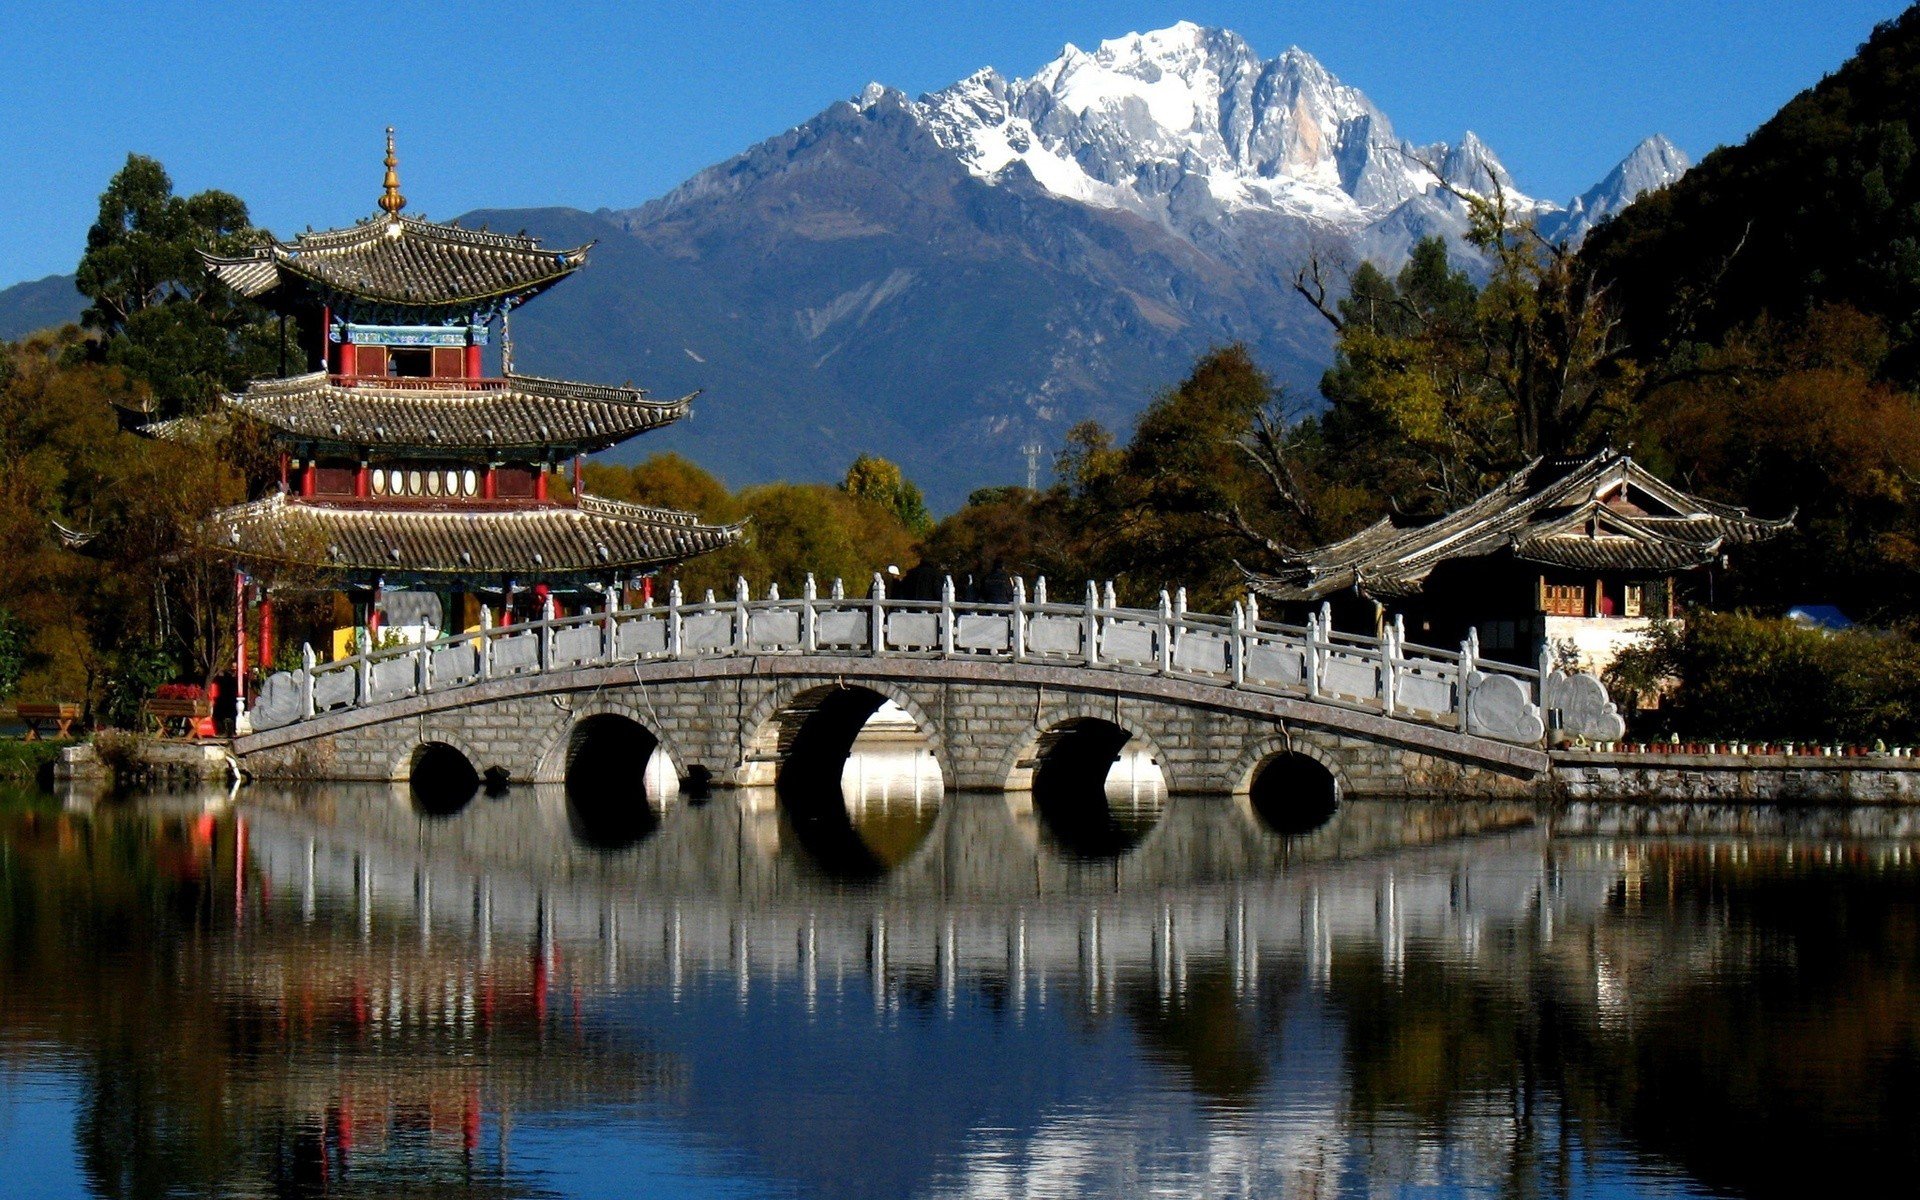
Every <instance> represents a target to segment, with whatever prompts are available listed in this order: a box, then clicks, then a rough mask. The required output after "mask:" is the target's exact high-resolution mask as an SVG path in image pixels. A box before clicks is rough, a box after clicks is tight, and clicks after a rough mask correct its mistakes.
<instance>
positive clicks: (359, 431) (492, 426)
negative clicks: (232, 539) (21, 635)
mask: <svg viewBox="0 0 1920 1200" xmlns="http://www.w3.org/2000/svg"><path fill="white" fill-rule="evenodd" d="M697 395H699V393H698V392H692V393H689V394H687V395H685V396H682V397H680V398H679V399H678V400H665V401H662V400H652V399H649V398H648V396H647V393H646V391H645V390H643V389H641V388H634V387H605V386H602V385H599V384H591V383H569V382H566V381H564V380H559V379H542V378H540V377H538V376H534V375H507V376H505V377H504V378H500V379H473V380H395V379H386V378H381V379H379V380H377V381H364V382H363V381H359V380H353V379H344V378H342V377H341V376H337V375H328V374H326V373H325V372H319V371H316V372H314V373H313V374H310V375H299V376H295V377H293V378H290V379H272V380H260V381H257V382H255V383H253V384H250V385H249V386H248V387H247V389H246V390H245V391H243V392H241V393H239V394H238V395H232V396H228V397H226V403H227V405H228V407H229V408H230V409H232V410H233V411H236V412H239V413H242V414H244V415H246V416H248V417H250V418H252V419H253V420H256V421H259V422H260V423H261V424H263V425H265V426H267V427H268V428H269V429H271V430H273V431H274V432H275V433H276V434H278V435H280V437H281V438H283V439H286V440H292V441H299V442H306V443H309V444H327V445H338V446H345V447H370V446H384V447H392V448H411V449H416V450H421V451H425V452H427V453H448V452H457V451H466V452H492V453H503V454H510V453H514V452H524V453H529V454H534V453H544V452H557V453H561V454H564V455H571V454H574V453H591V452H593V451H596V450H604V449H606V448H607V447H609V446H615V445H618V444H619V443H621V442H624V441H626V440H627V439H628V438H631V437H634V436H636V435H638V434H642V433H645V432H647V431H648V430H650V429H656V428H658V427H660V426H662V425H667V424H670V423H671V422H674V421H677V420H679V419H680V418H681V417H684V416H686V415H687V412H688V411H689V410H690V409H691V408H692V405H693V398H694V397H695V396H697ZM154 432H156V433H161V434H162V435H163V436H164V435H165V433H166V432H172V431H164V432H163V431H160V430H155V431H154Z"/></svg>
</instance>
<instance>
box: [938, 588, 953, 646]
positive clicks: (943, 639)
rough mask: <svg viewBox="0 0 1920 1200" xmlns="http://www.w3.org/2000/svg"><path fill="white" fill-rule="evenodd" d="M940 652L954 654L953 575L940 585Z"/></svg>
mask: <svg viewBox="0 0 1920 1200" xmlns="http://www.w3.org/2000/svg"><path fill="white" fill-rule="evenodd" d="M940 653H941V654H943V655H946V656H948V657H952V655H953V576H951V575H949V576H947V578H946V581H945V582H943V583H942V584H941V585H940Z"/></svg>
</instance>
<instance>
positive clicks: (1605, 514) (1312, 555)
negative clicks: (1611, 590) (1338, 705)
mask: <svg viewBox="0 0 1920 1200" xmlns="http://www.w3.org/2000/svg"><path fill="white" fill-rule="evenodd" d="M1792 523H1793V518H1792V517H1791V516H1789V517H1787V518H1785V519H1783V520H1778V521H1772V520H1765V519H1762V518H1758V517H1754V516H1751V515H1749V514H1748V513H1747V511H1746V510H1745V509H1743V508H1735V507H1733V506H1731V505H1726V504H1718V503H1715V502H1713V501H1710V500H1706V499H1703V498H1702V497H1699V496H1695V495H1692V494H1691V493H1688V492H1683V491H1681V490H1680V489H1678V488H1676V487H1673V486H1672V485H1670V484H1667V483H1664V482H1662V481H1661V480H1659V479H1656V478H1655V477H1654V476H1652V475H1651V474H1649V473H1648V472H1647V471H1646V469H1645V468H1643V467H1641V466H1640V465H1638V464H1637V463H1635V462H1634V461H1633V460H1632V459H1631V458H1628V457H1627V456H1626V455H1624V454H1620V453H1617V452H1614V451H1606V452H1603V453H1601V454H1597V455H1595V456H1593V457H1592V458H1589V459H1585V460H1582V461H1579V462H1572V463H1569V462H1549V461H1547V460H1542V459H1536V460H1535V461H1533V462H1531V463H1529V464H1528V465H1527V466H1526V467H1524V468H1522V469H1521V470H1520V471H1519V472H1518V473H1517V474H1515V475H1514V476H1513V477H1512V478H1511V479H1509V480H1507V481H1506V482H1505V483H1503V484H1501V485H1500V486H1499V487H1497V488H1495V489H1494V490H1493V491H1491V492H1488V493H1487V494H1486V495H1484V496H1482V497H1480V498H1479V499H1478V500H1475V501H1473V502H1472V503H1471V504H1468V505H1466V506H1465V507H1463V508H1459V509H1456V510H1455V511H1453V512H1451V513H1448V514H1447V515H1446V516H1444V517H1441V518H1439V519H1438V520H1436V521H1433V522H1431V523H1429V524H1425V525H1418V526H1412V527H1401V526H1398V525H1395V524H1394V523H1393V522H1392V521H1391V520H1382V521H1379V522H1376V523H1375V524H1373V525H1371V526H1368V527H1367V528H1366V529H1363V530H1361V531H1360V532H1359V533H1356V534H1354V535H1353V536H1352V537H1349V538H1346V539H1345V540H1343V541H1338V542H1333V543H1331V544H1329V545H1326V546H1321V547H1319V548H1317V549H1314V550H1309V551H1305V552H1303V553H1299V554H1295V555H1292V556H1290V557H1289V558H1288V559H1286V560H1285V561H1284V563H1283V564H1282V566H1281V569H1280V570H1279V571H1277V572H1275V573H1274V574H1273V575H1270V576H1262V575H1249V577H1248V585H1249V586H1250V587H1252V588H1253V589H1254V590H1255V591H1257V592H1259V593H1260V594H1261V595H1264V596H1269V597H1272V598H1274V599H1277V600H1294V601H1300V600H1307V601H1311V600H1319V599H1321V598H1323V597H1326V596H1329V595H1332V594H1333V593H1335V592H1339V591H1343V590H1345V589H1348V588H1354V589H1357V590H1359V591H1361V592H1363V593H1365V594H1367V595H1371V596H1375V597H1378V598H1386V597H1393V596H1405V595H1409V594H1412V593H1415V592H1418V591H1419V590H1420V589H1421V588H1422V587H1423V586H1424V585H1425V583H1426V579H1427V576H1428V574H1429V573H1431V572H1432V571H1433V569H1434V568H1435V567H1437V566H1439V565H1440V564H1441V563H1443V562H1446V561H1448V560H1450V559H1457V558H1481V557H1486V556H1490V555H1494V554H1500V553H1505V552H1511V553H1512V554H1513V556H1514V557H1516V558H1519V559H1522V560H1525V561H1528V562H1535V563H1540V564H1543V565H1549V566H1560V567H1568V568H1579V569H1594V570H1623V571H1647V572H1659V573H1666V572H1669V571H1675V570H1682V569H1685V568H1687V567H1694V566H1699V565H1701V564H1703V563H1707V562H1711V561H1712V560H1713V559H1714V558H1716V557H1718V556H1719V555H1720V554H1721V552H1722V551H1723V550H1724V549H1725V548H1726V547H1729V546H1738V545H1746V544H1749V543H1752V542H1759V541H1764V540H1766V539H1767V538H1770V537H1773V536H1775V535H1776V534H1779V533H1781V532H1782V531H1784V530H1785V529H1787V528H1788V527H1789V526H1790V525H1791V524H1792Z"/></svg>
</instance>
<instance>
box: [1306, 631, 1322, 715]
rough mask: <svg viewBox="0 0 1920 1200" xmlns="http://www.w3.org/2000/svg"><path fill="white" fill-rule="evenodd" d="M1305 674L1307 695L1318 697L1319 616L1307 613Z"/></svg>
mask: <svg viewBox="0 0 1920 1200" xmlns="http://www.w3.org/2000/svg"><path fill="white" fill-rule="evenodd" d="M1304 666H1305V670H1306V676H1307V680H1306V682H1307V695H1308V696H1309V697H1311V698H1318V696H1319V695H1320V616H1319V614H1318V613H1308V614H1307V644H1306V658H1305V662H1304Z"/></svg>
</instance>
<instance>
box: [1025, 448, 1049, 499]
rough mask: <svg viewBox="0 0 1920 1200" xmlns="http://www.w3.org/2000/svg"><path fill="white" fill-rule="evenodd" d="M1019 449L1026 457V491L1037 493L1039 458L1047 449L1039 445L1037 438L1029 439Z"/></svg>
mask: <svg viewBox="0 0 1920 1200" xmlns="http://www.w3.org/2000/svg"><path fill="white" fill-rule="evenodd" d="M1020 449H1021V450H1022V451H1023V452H1024V453H1025V454H1026V456H1027V490H1028V491H1030V492H1037V491H1039V490H1040V456H1041V455H1042V454H1044V453H1046V449H1047V448H1046V447H1045V446H1043V445H1041V444H1040V439H1039V438H1031V439H1029V440H1028V442H1027V444H1026V445H1024V446H1022V447H1020Z"/></svg>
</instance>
